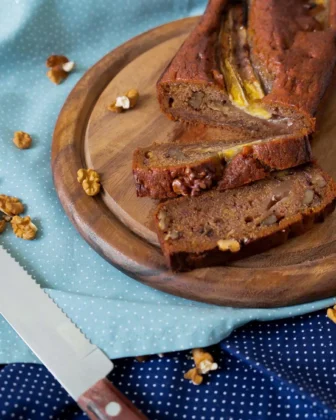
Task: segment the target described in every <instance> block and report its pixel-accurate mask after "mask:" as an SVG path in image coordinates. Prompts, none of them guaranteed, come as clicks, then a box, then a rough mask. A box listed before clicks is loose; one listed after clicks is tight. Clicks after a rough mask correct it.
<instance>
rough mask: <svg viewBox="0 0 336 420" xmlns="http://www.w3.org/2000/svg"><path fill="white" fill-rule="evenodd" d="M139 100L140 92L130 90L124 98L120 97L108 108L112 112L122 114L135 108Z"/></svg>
mask: <svg viewBox="0 0 336 420" xmlns="http://www.w3.org/2000/svg"><path fill="white" fill-rule="evenodd" d="M138 100H139V92H138V91H137V90H136V89H130V90H129V91H127V92H126V93H125V95H123V96H118V97H117V99H116V100H115V101H113V102H112V104H111V105H109V106H108V107H107V109H109V110H110V111H112V112H116V113H120V112H123V111H127V110H128V109H131V108H134V107H135V106H136V104H137V102H138Z"/></svg>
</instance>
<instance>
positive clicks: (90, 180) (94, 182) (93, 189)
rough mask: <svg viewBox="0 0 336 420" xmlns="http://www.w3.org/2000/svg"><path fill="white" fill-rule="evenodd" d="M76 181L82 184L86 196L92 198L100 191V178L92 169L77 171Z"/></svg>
mask: <svg viewBox="0 0 336 420" xmlns="http://www.w3.org/2000/svg"><path fill="white" fill-rule="evenodd" d="M77 181H78V182H79V183H80V184H82V187H83V189H84V191H85V192H86V194H87V195H89V196H91V197H93V196H94V195H97V194H98V193H99V191H100V176H99V174H98V173H97V172H96V171H95V170H93V169H79V170H78V171H77Z"/></svg>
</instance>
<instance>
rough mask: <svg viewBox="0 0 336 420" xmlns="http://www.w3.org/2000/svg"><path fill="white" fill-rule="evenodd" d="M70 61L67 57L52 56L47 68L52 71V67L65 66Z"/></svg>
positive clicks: (47, 62)
mask: <svg viewBox="0 0 336 420" xmlns="http://www.w3.org/2000/svg"><path fill="white" fill-rule="evenodd" d="M68 61H69V59H68V58H67V57H66V56H65V55H55V54H53V55H51V56H50V57H48V58H47V61H46V66H47V67H48V68H49V69H51V68H52V67H55V66H59V65H62V64H65V63H67V62H68Z"/></svg>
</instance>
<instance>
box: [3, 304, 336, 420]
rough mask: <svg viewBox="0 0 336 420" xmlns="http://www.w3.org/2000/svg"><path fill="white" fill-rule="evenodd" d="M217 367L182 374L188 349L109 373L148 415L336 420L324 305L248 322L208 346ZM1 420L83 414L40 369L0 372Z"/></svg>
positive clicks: (330, 328)
mask: <svg viewBox="0 0 336 420" xmlns="http://www.w3.org/2000/svg"><path fill="white" fill-rule="evenodd" d="M210 351H211V353H212V354H213V355H214V358H215V360H216V361H217V362H218V364H219V369H218V370H217V371H215V372H212V373H211V374H209V375H208V376H206V377H205V381H204V383H203V384H202V385H201V386H195V385H193V384H191V383H190V382H189V381H187V380H185V379H183V374H184V372H186V371H187V370H189V369H190V368H191V367H192V366H193V361H192V360H191V357H190V353H189V352H181V353H173V354H169V355H166V356H165V357H163V358H160V357H158V356H157V357H153V358H152V359H150V360H149V361H147V362H145V363H139V362H137V361H136V360H135V359H119V360H116V361H115V369H114V371H113V372H112V374H111V376H110V379H111V381H113V383H114V384H115V385H116V386H117V387H118V388H119V389H120V390H121V391H122V392H124V393H125V394H126V395H127V397H128V398H129V399H130V400H132V401H133V402H134V403H135V404H136V406H137V407H138V408H139V409H140V410H141V411H142V412H143V413H144V414H146V415H147V416H148V418H149V419H153V420H154V419H157V420H160V419H162V420H163V419H165V420H171V419H173V420H174V419H178V420H180V419H187V420H188V419H195V420H217V419H219V420H220V419H223V420H227V419H233V420H236V419H238V420H239V419H241V420H245V419H270V418H272V419H277V418H279V419H327V420H335V419H336V363H335V351H336V325H335V324H333V323H332V322H331V321H330V320H329V319H328V318H327V317H326V312H325V311H320V312H317V313H314V314H310V315H305V316H301V317H298V318H295V319H289V320H283V321H273V322H269V323H252V324H250V325H247V326H245V327H244V328H241V329H240V330H237V331H236V332H234V333H233V334H232V335H231V336H230V337H229V338H227V339H226V340H224V341H223V342H222V343H221V344H220V345H219V346H216V347H212V348H211V349H210ZM0 418H1V420H7V419H22V420H28V419H30V420H40V419H52V420H54V419H55V420H56V419H60V420H63V419H64V420H74V419H78V420H79V419H85V418H86V416H85V415H84V414H83V413H82V412H81V411H80V409H79V408H78V407H77V405H76V403H75V402H74V401H73V400H72V399H71V397H70V396H69V395H68V394H67V393H66V392H65V391H64V390H63V389H62V388H61V386H60V385H59V384H58V383H57V381H55V379H54V378H53V377H52V376H51V375H50V374H49V373H48V371H47V370H46V369H45V367H43V366H40V365H33V364H26V365H24V364H11V365H7V366H4V367H3V368H2V369H1V370H0Z"/></svg>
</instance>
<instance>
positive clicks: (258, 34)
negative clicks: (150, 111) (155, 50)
mask: <svg viewBox="0 0 336 420" xmlns="http://www.w3.org/2000/svg"><path fill="white" fill-rule="evenodd" d="M335 3H336V0H330V5H329V14H328V20H327V21H325V22H324V23H323V24H322V23H320V22H319V21H318V20H317V19H316V16H317V15H316V14H315V15H314V13H315V12H314V10H315V9H314V10H310V6H309V4H308V2H306V1H305V0H282V1H281V2H279V1H277V0H252V1H251V2H250V6H249V14H248V24H247V33H248V43H249V49H250V55H251V63H252V65H253V69H254V71H255V72H256V74H257V76H258V78H259V79H260V81H261V85H262V86H263V88H264V93H265V96H264V97H263V98H262V99H260V101H259V102H258V103H260V104H261V105H262V106H265V107H266V108H267V109H268V110H269V111H270V112H271V114H272V117H271V119H270V120H268V121H266V120H263V119H261V118H257V117H255V116H251V115H248V114H247V113H246V112H244V111H243V110H241V109H238V108H236V107H234V106H232V104H230V99H229V96H230V95H229V93H228V90H227V86H226V83H225V78H224V76H223V71H222V67H221V65H220V63H219V60H220V59H219V54H218V49H220V48H221V46H220V45H219V41H218V38H219V35H220V31H221V22H222V20H223V16H224V15H225V13H226V11H227V8H228V7H229V6H230V1H229V0H210V1H209V4H208V7H207V9H206V11H205V13H204V15H203V16H202V18H201V20H200V22H199V24H198V25H197V26H196V28H195V29H194V30H193V31H192V33H191V34H190V36H189V37H188V38H187V40H186V41H185V42H184V44H183V45H182V47H181V48H180V50H179V51H178V52H177V54H176V55H175V57H174V58H173V60H172V61H171V63H170V64H169V65H168V67H167V69H166V70H165V71H164V73H163V75H162V76H161V78H160V79H159V81H158V83H157V95H158V100H159V103H160V106H161V109H162V111H163V112H164V113H165V114H166V115H167V116H168V117H169V118H171V119H173V120H182V121H188V122H191V123H200V122H201V123H203V124H208V125H213V126H226V125H229V126H230V125H231V126H232V127H233V129H234V130H235V131H236V132H240V133H245V134H246V138H249V139H251V138H256V137H258V136H259V138H263V137H265V136H267V135H275V134H277V133H278V134H279V135H285V134H294V133H296V134H297V135H298V136H302V135H307V134H309V133H311V132H312V131H313V130H314V128H315V119H314V114H315V112H316V109H317V106H318V104H319V102H320V100H321V98H322V96H323V94H324V92H325V90H326V88H327V86H328V83H329V81H330V77H331V75H332V71H333V68H334V66H335V60H336V42H335V39H336V32H335V29H334V28H335V20H336V13H335V9H336V6H335ZM288 10H291V13H290V14H289V13H288ZM284 20H286V21H285V23H284ZM197 92H201V93H203V94H204V95H205V97H207V96H209V95H211V96H212V97H213V98H214V99H215V102H220V103H222V104H224V107H225V110H226V111H225V112H224V114H225V113H227V110H229V112H228V117H227V116H224V117H223V116H222V115H221V112H219V111H218V110H209V109H207V111H206V112H205V113H201V112H199V110H198V109H191V107H190V106H189V104H188V101H190V100H193V99H192V96H190V95H195V94H196V93H197ZM176 99H178V100H179V104H180V105H179V106H178V109H174V103H176ZM181 103H182V105H181ZM207 106H208V105H207ZM230 113H231V114H232V113H234V121H230V119H232V118H230ZM226 117H227V118H226ZM280 117H281V118H280ZM292 117H293V120H294V123H293V121H290V120H291V118H292ZM282 120H286V121H282ZM288 121H289V125H288ZM243 135H244V134H243Z"/></svg>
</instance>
